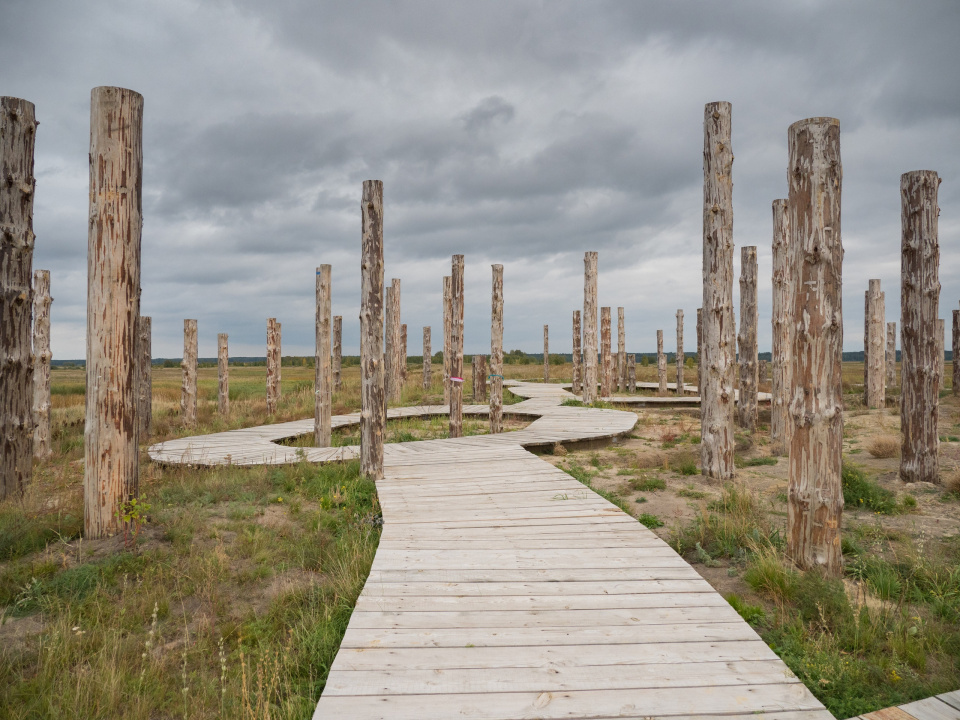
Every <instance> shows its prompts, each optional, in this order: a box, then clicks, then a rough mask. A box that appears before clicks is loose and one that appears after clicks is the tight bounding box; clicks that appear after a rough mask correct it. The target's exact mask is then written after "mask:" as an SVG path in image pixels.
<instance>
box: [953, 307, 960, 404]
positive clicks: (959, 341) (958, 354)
mask: <svg viewBox="0 0 960 720" xmlns="http://www.w3.org/2000/svg"><path fill="white" fill-rule="evenodd" d="M952 350H953V381H952V389H953V394H954V395H960V310H954V311H953V347H952Z"/></svg>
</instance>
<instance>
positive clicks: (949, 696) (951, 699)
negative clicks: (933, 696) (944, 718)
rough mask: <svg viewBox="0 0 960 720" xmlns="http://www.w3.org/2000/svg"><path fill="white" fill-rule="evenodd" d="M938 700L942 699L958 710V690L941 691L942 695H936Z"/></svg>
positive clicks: (959, 708) (959, 703) (959, 693)
mask: <svg viewBox="0 0 960 720" xmlns="http://www.w3.org/2000/svg"><path fill="white" fill-rule="evenodd" d="M937 697H938V698H939V699H940V700H943V702H945V703H946V704H947V705H949V706H950V707H954V708H956V709H957V710H960V690H954V691H953V692H948V693H943V694H942V695H937Z"/></svg>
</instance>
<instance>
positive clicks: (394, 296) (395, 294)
mask: <svg viewBox="0 0 960 720" xmlns="http://www.w3.org/2000/svg"><path fill="white" fill-rule="evenodd" d="M390 287H391V289H392V292H391V293H390V295H391V300H390V304H391V309H390V313H389V315H388V317H389V318H390V320H391V322H392V324H393V329H392V330H391V333H390V336H391V337H392V338H393V345H392V347H391V348H388V350H392V354H391V358H390V366H389V367H390V378H389V381H388V383H387V387H388V390H387V402H388V403H391V402H393V403H399V402H400V400H401V397H402V395H403V373H402V369H401V367H400V364H401V359H404V360H405V359H406V358H405V357H403V355H404V349H403V348H402V347H401V345H402V344H403V327H402V323H401V322H400V278H393V279H392V280H391V281H390Z"/></svg>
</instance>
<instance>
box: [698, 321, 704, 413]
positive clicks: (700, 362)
mask: <svg viewBox="0 0 960 720" xmlns="http://www.w3.org/2000/svg"><path fill="white" fill-rule="evenodd" d="M702 353H703V308H697V395H701V396H702V395H703V354H702ZM701 399H702V397H701Z"/></svg>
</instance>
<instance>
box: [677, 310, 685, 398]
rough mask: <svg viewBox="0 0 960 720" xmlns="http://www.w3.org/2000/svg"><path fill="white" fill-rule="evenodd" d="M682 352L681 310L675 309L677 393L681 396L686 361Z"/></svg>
mask: <svg viewBox="0 0 960 720" xmlns="http://www.w3.org/2000/svg"><path fill="white" fill-rule="evenodd" d="M686 359H687V356H686V353H684V352H683V310H677V395H679V396H680V397H683V363H684V362H685V361H686Z"/></svg>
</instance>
